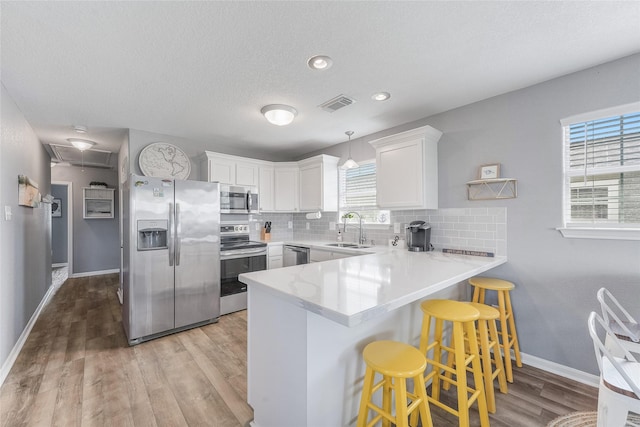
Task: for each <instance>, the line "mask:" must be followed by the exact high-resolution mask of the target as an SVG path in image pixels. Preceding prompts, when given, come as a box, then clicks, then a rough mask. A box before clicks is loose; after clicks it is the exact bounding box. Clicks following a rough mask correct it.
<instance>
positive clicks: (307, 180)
mask: <svg viewBox="0 0 640 427" xmlns="http://www.w3.org/2000/svg"><path fill="white" fill-rule="evenodd" d="M339 160H340V159H339V158H338V157H332V156H327V155H325V154H321V155H319V156H314V157H311V158H308V159H304V160H300V161H299V162H298V167H299V168H300V211H302V212H312V211H328V212H335V211H337V210H338V161H339Z"/></svg>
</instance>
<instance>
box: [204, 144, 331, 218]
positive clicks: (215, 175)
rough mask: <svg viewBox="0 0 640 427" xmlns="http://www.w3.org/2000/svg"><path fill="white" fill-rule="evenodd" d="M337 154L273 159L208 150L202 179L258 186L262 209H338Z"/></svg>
mask: <svg viewBox="0 0 640 427" xmlns="http://www.w3.org/2000/svg"><path fill="white" fill-rule="evenodd" d="M338 161H339V159H338V158H337V157H332V156H327V155H324V154H322V155H319V156H315V157H311V158H309V159H305V160H301V161H299V162H269V161H266V160H257V159H249V158H246V157H239V156H231V155H228V154H221V153H215V152H212V151H205V152H204V155H202V156H201V162H200V171H201V172H200V174H201V177H200V179H201V180H203V181H209V182H215V181H217V182H220V183H223V184H230V185H251V186H256V187H258V196H259V203H260V211H264V212H300V211H301V207H302V206H304V208H303V209H302V210H303V211H307V212H312V211H318V210H322V211H337V210H338Z"/></svg>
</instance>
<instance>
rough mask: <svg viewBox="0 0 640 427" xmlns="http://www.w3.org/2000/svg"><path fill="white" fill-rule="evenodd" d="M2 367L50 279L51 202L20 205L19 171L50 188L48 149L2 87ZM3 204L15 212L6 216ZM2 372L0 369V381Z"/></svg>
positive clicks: (45, 189)
mask: <svg viewBox="0 0 640 427" xmlns="http://www.w3.org/2000/svg"><path fill="white" fill-rule="evenodd" d="M0 98H1V107H0V122H1V123H2V137H1V138H0V207H1V213H2V216H1V217H0V325H1V326H0V363H1V364H2V370H1V371H0V373H2V374H6V373H7V372H5V371H6V369H5V368H6V365H5V363H6V362H7V357H8V356H9V354H10V352H11V350H12V349H13V347H14V346H15V344H16V343H17V341H18V338H19V337H20V334H21V333H22V331H23V330H24V328H25V327H26V325H27V323H28V322H29V319H30V318H31V316H32V315H33V313H34V312H35V310H36V308H37V307H38V304H39V303H40V301H41V300H42V298H43V297H44V295H45V294H46V292H47V289H48V288H49V286H50V285H51V239H50V233H49V230H50V227H51V206H50V205H47V204H41V205H40V207H38V208H29V207H25V206H18V175H19V174H22V175H27V176H28V177H29V178H31V179H32V180H34V181H36V182H37V183H38V187H39V191H40V194H42V195H46V194H48V193H49V192H50V172H49V171H50V169H51V168H50V166H49V162H50V159H49V155H48V154H47V152H46V151H45V149H44V148H43V146H42V144H40V141H39V140H38V138H37V137H36V135H35V133H34V132H33V129H31V126H30V125H29V123H27V121H26V120H25V118H24V116H23V115H22V113H21V112H20V110H19V109H18V107H17V106H16V104H15V103H14V101H13V99H11V97H10V95H9V93H8V92H7V90H6V89H5V87H4V85H3V86H2V88H1V92H0ZM5 207H9V208H10V209H11V211H12V213H13V217H12V218H11V220H7V219H6V218H5V216H4V212H5ZM3 379H4V378H3V377H2V375H0V381H2V380H3Z"/></svg>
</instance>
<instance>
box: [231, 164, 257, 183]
mask: <svg viewBox="0 0 640 427" xmlns="http://www.w3.org/2000/svg"><path fill="white" fill-rule="evenodd" d="M258 182H259V179H258V166H256V165H253V164H250V163H242V162H237V163H236V185H252V186H257V185H258Z"/></svg>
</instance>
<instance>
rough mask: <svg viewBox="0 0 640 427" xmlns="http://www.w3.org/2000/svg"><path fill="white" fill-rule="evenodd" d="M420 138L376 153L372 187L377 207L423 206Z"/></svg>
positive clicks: (384, 148)
mask: <svg viewBox="0 0 640 427" xmlns="http://www.w3.org/2000/svg"><path fill="white" fill-rule="evenodd" d="M422 158H423V151H422V141H421V140H420V139H416V140H411V141H408V142H404V143H401V144H396V145H392V146H387V147H383V148H381V149H379V150H378V152H377V153H376V168H377V171H376V174H377V177H376V182H377V184H376V186H377V198H378V206H380V207H381V208H400V207H420V206H422V205H423V203H424V201H423V198H424V197H423V195H424V189H423V179H424V178H423V170H422V166H423V164H422Z"/></svg>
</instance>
